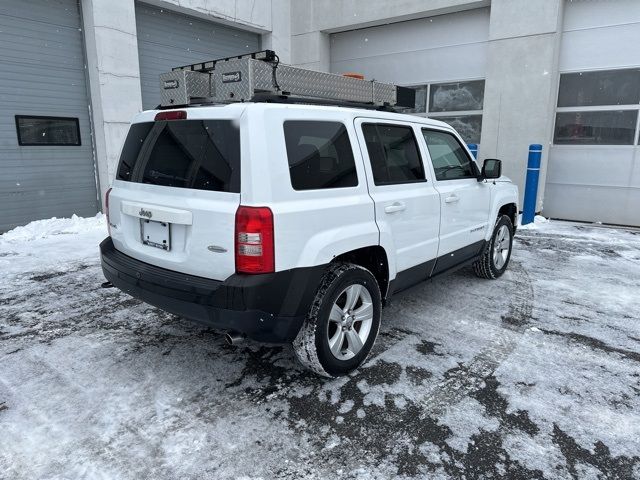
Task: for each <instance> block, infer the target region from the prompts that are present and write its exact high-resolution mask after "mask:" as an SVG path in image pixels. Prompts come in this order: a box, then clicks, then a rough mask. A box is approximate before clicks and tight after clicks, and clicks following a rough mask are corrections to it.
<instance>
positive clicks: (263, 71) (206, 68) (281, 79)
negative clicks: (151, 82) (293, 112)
mask: <svg viewBox="0 0 640 480" xmlns="http://www.w3.org/2000/svg"><path fill="white" fill-rule="evenodd" d="M160 91H161V99H162V100H161V107H163V108H167V107H178V106H187V105H193V104H202V103H233V102H249V101H251V102H256V101H278V102H283V101H290V102H296V103H320V104H322V103H327V104H340V105H349V106H360V107H366V108H391V109H396V108H398V109H402V108H414V106H415V91H414V90H413V89H411V88H406V87H398V86H396V85H392V84H389V83H381V82H377V81H375V80H362V79H360V78H354V76H343V75H336V74H333V73H325V72H317V71H314V70H307V69H304V68H297V67H292V66H290V65H284V64H281V63H280V61H279V58H278V55H276V53H275V52H274V51H273V50H262V51H260V52H254V53H249V54H246V55H240V56H237V57H227V58H221V59H218V60H211V61H208V62H202V63H195V64H192V65H184V66H181V67H176V68H174V69H173V70H172V71H171V72H167V73H163V74H162V75H160Z"/></svg>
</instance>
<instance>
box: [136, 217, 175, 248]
mask: <svg viewBox="0 0 640 480" xmlns="http://www.w3.org/2000/svg"><path fill="white" fill-rule="evenodd" d="M140 236H141V240H142V243H143V244H145V245H149V246H150V247H155V248H160V249H162V250H167V251H168V250H170V249H171V224H170V223H167V222H155V221H153V220H147V219H145V218H141V219H140Z"/></svg>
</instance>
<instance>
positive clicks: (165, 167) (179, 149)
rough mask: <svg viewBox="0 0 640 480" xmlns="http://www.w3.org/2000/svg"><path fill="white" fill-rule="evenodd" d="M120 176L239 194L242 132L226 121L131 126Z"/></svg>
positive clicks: (121, 159) (152, 123) (153, 182)
mask: <svg viewBox="0 0 640 480" xmlns="http://www.w3.org/2000/svg"><path fill="white" fill-rule="evenodd" d="M116 178H117V179H118V180H126V181H131V182H137V183H150V184H153V185H164V186H168V187H181V188H195V189H197V190H212V191H216V192H235V193H239V192H240V131H239V129H238V127H237V126H234V125H233V123H232V122H231V121H230V120H172V121H165V122H148V123H136V124H133V125H131V129H130V130H129V134H128V135H127V140H126V141H125V144H124V147H123V149H122V155H121V156H120V166H119V167H118V175H117V177H116Z"/></svg>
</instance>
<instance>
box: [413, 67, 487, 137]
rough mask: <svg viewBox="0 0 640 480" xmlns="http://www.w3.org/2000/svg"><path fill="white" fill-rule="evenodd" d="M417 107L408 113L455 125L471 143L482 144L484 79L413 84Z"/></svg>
mask: <svg viewBox="0 0 640 480" xmlns="http://www.w3.org/2000/svg"><path fill="white" fill-rule="evenodd" d="M413 88H414V89H415V90H416V107H415V108H414V109H411V110H409V111H408V112H407V113H415V114H418V115H421V116H428V117H430V118H433V119H435V120H441V121H443V122H446V123H448V124H449V125H451V126H452V127H453V128H455V129H456V130H457V131H458V133H460V135H461V136H462V138H463V139H464V140H465V142H467V143H480V133H481V131H482V109H483V107H484V80H470V81H464V82H447V83H431V84H428V85H416V86H413Z"/></svg>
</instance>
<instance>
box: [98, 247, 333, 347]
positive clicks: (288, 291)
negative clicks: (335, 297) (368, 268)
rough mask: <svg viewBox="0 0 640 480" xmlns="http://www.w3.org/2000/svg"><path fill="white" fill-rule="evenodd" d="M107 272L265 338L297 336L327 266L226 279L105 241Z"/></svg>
mask: <svg viewBox="0 0 640 480" xmlns="http://www.w3.org/2000/svg"><path fill="white" fill-rule="evenodd" d="M100 252H101V257H102V271H103V272H104V276H105V277H106V278H107V280H109V281H110V282H111V283H112V284H113V285H115V286H116V287H118V288H119V289H120V290H122V291H124V292H126V293H128V294H129V295H131V296H133V297H136V298H138V299H140V300H142V301H144V302H146V303H149V304H151V305H154V306H156V307H159V308H161V309H163V310H166V311H168V312H171V313H174V314H176V315H180V316H182V317H185V318H188V319H190V320H194V321H196V322H199V323H203V324H206V325H210V326H213V327H216V328H220V329H225V330H234V331H237V332H240V333H244V334H246V335H247V336H248V337H249V338H252V339H254V340H258V341H262V342H270V343H284V342H289V341H291V340H293V339H294V338H295V336H296V335H297V334H298V331H299V330H300V327H301V325H302V322H303V320H304V318H305V317H306V314H307V312H308V309H309V306H310V305H311V302H312V301H313V297H314V295H315V292H316V289H317V287H318V285H319V283H320V279H321V277H322V275H323V272H324V266H318V267H308V268H295V269H292V270H285V271H282V272H276V273H270V274H263V275H238V274H234V275H231V276H230V277H229V278H227V279H226V280H225V281H223V282H221V281H217V280H211V279H208V278H202V277H195V276H192V275H187V274H183V273H179V272H175V271H172V270H167V269H164V268H160V267H156V266H154V265H150V264H148V263H144V262H141V261H140V260H136V259H135V258H132V257H129V256H128V255H125V254H124V253H122V252H120V251H118V250H116V249H115V247H114V245H113V242H112V240H111V237H107V238H106V239H105V240H104V241H103V242H102V243H101V244H100Z"/></svg>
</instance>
